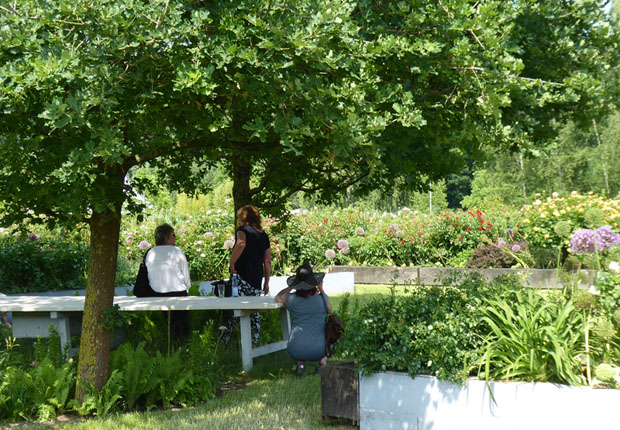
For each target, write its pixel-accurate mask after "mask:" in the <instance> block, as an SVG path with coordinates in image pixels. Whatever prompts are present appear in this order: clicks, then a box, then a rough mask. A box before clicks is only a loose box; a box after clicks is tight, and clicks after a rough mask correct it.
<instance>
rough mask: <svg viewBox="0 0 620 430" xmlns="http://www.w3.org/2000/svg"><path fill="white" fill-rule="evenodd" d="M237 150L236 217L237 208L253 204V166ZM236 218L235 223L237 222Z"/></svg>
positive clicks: (234, 175) (235, 167) (234, 192)
mask: <svg viewBox="0 0 620 430" xmlns="http://www.w3.org/2000/svg"><path fill="white" fill-rule="evenodd" d="M238 154H239V153H238V152H236V151H235V155H234V157H233V171H232V174H233V201H234V204H235V217H236V213H237V210H239V208H241V207H242V206H245V205H249V204H252V196H251V194H250V177H251V176H252V166H251V165H250V163H249V162H248V161H247V160H246V159H245V158H243V157H241V156H240V155H238ZM236 221H237V220H236V218H235V225H236V224H237V223H236Z"/></svg>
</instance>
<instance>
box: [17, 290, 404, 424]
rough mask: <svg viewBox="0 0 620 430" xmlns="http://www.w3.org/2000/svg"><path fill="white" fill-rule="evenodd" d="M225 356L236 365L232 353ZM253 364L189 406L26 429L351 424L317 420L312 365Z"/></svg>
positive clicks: (282, 357) (271, 358) (284, 357)
mask: <svg viewBox="0 0 620 430" xmlns="http://www.w3.org/2000/svg"><path fill="white" fill-rule="evenodd" d="M389 293H390V287H388V286H385V285H363V286H360V285H358V286H356V288H355V293H354V294H353V295H352V298H353V297H354V298H355V299H356V300H358V301H359V302H360V303H362V302H364V301H366V300H369V299H370V298H372V297H374V296H377V295H381V294H389ZM395 293H396V294H403V293H404V288H403V287H397V288H396V289H395ZM331 299H332V303H333V305H334V309H335V310H336V311H337V310H338V305H339V303H340V302H341V301H342V296H341V295H334V296H333V297H332V298H331ZM233 352H236V351H222V354H231V353H233ZM218 354H219V353H218ZM237 355H238V354H237ZM230 358H231V359H232V360H238V361H239V364H240V360H239V359H238V358H237V357H235V358H233V357H230ZM254 363H255V364H254V370H253V371H252V372H249V373H247V374H246V373H244V372H239V373H238V374H236V375H235V376H233V377H232V378H231V380H230V381H229V383H230V385H231V386H233V387H238V388H240V389H237V390H229V391H227V392H226V394H224V395H223V396H221V397H219V398H215V399H212V400H210V401H208V402H206V403H204V404H202V405H200V406H197V407H195V408H187V409H179V410H165V411H152V412H146V413H128V414H119V415H112V416H110V417H107V418H104V419H97V418H94V419H89V420H86V421H84V422H67V423H61V422H54V423H50V424H44V423H40V424H31V425H26V427H27V428H40V429H52V428H53V429H71V430H78V429H79V430H104V429H105V430H116V429H118V430H121V429H127V430H138V429H139V430H150V429H152V430H155V429H175V430H182V429H214V430H216V429H226V430H231V429H244V430H246V429H247V430H251V429H291V430H292V429H300V430H302V429H333V430H338V429H348V430H350V429H352V428H353V427H352V426H350V425H347V424H346V423H344V422H337V421H336V422H334V421H327V422H323V421H322V420H321V383H320V382H321V378H320V376H319V375H317V374H315V373H314V371H315V367H316V365H315V364H314V363H309V364H308V366H306V367H307V369H306V372H307V374H306V375H305V376H303V377H296V376H294V375H293V370H294V369H295V361H293V360H292V359H291V358H290V357H289V356H288V354H287V353H286V351H280V352H278V353H274V354H270V355H267V356H263V357H259V358H258V359H256V360H255V362H254ZM9 428H10V427H9ZM20 428H23V427H21V426H20Z"/></svg>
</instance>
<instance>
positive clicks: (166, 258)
mask: <svg viewBox="0 0 620 430" xmlns="http://www.w3.org/2000/svg"><path fill="white" fill-rule="evenodd" d="M176 240H177V237H176V234H175V233H174V228H172V226H170V225H169V224H162V225H160V226H158V227H157V228H156V229H155V247H153V248H151V249H149V250H148V251H147V253H146V255H145V256H144V263H145V265H146V270H147V273H148V277H149V284H150V285H151V288H152V289H153V296H154V297H161V296H174V297H179V296H187V292H188V291H189V288H190V286H191V282H190V278H189V266H188V264H187V258H186V257H185V254H184V253H183V251H182V250H181V248H179V247H178V246H175V244H176ZM170 326H171V329H172V332H173V333H174V334H175V335H176V336H182V337H186V336H187V335H188V334H189V312H188V311H173V312H172V314H171V317H170Z"/></svg>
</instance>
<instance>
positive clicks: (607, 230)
mask: <svg viewBox="0 0 620 430" xmlns="http://www.w3.org/2000/svg"><path fill="white" fill-rule="evenodd" d="M618 244H620V234H618V233H614V232H612V231H611V226H610V225H604V226H602V227H599V228H597V229H596V248H597V249H598V250H599V251H606V250H608V249H609V248H613V247H614V246H616V245H618Z"/></svg>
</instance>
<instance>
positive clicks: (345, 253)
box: [340, 246, 350, 255]
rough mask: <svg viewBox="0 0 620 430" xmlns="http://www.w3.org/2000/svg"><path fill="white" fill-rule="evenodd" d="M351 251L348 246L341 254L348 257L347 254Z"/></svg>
mask: <svg viewBox="0 0 620 430" xmlns="http://www.w3.org/2000/svg"><path fill="white" fill-rule="evenodd" d="M349 251H350V250H349V247H348V246H347V247H346V248H342V249H341V250H340V252H341V253H342V254H343V255H347V254H348V253H349Z"/></svg>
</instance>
